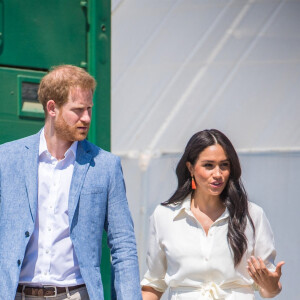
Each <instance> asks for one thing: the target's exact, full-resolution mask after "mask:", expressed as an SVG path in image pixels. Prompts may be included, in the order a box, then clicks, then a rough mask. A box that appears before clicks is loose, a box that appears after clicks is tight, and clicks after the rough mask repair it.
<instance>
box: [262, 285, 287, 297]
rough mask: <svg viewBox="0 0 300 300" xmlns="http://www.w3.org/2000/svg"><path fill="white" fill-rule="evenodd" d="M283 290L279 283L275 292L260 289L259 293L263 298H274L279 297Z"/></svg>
mask: <svg viewBox="0 0 300 300" xmlns="http://www.w3.org/2000/svg"><path fill="white" fill-rule="evenodd" d="M281 290H282V286H281V284H280V282H279V283H278V288H277V289H276V290H274V291H268V290H266V289H263V288H260V289H259V293H260V295H261V296H262V297H263V298H273V297H275V296H276V295H278V294H279V293H280V292H281Z"/></svg>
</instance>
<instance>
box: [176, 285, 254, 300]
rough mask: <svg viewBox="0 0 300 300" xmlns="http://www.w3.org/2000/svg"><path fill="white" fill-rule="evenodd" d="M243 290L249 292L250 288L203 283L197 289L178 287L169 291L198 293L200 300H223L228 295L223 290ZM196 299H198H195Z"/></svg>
mask: <svg viewBox="0 0 300 300" xmlns="http://www.w3.org/2000/svg"><path fill="white" fill-rule="evenodd" d="M243 288H245V291H249V289H251V287H250V286H248V285H247V286H242V285H238V284H234V283H231V284H226V283H225V284H224V285H223V284H222V285H218V284H216V283H214V282H203V283H201V285H200V286H199V287H185V286H179V287H171V288H170V290H171V292H172V293H175V294H176V293H180V292H183V293H186V292H199V296H200V297H201V298H200V299H211V300H218V299H224V298H226V297H227V296H228V295H229V293H228V292H226V291H225V290H227V291H228V290H232V289H239V290H241V289H243ZM197 299H198V298H197Z"/></svg>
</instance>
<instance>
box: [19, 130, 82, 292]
mask: <svg viewBox="0 0 300 300" xmlns="http://www.w3.org/2000/svg"><path fill="white" fill-rule="evenodd" d="M76 150H77V142H74V143H73V144H72V145H71V147H70V148H69V149H68V150H67V151H66V153H65V155H64V159H62V160H59V161H58V160H57V159H56V158H54V157H53V156H51V154H50V153H49V151H48V149H47V143H46V140H45V135H44V130H42V131H41V135H40V146H39V168H38V209H37V216H36V222H35V228H34V232H33V234H32V236H31V238H30V241H29V243H28V246H27V248H26V254H25V257H24V261H23V264H22V269H21V273H20V279H19V282H20V283H22V284H27V285H28V284H29V285H34V286H37V285H54V286H74V285H78V284H82V283H84V282H83V279H82V277H81V274H80V270H79V265H78V261H77V257H76V255H75V252H74V248H73V244H72V241H71V239H70V229H69V216H68V199H69V190H70V185H71V180H72V175H73V169H74V161H75V158H76Z"/></svg>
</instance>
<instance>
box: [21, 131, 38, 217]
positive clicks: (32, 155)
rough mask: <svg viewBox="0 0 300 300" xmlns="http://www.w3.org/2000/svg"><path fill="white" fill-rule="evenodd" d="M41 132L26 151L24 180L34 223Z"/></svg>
mask: <svg viewBox="0 0 300 300" xmlns="http://www.w3.org/2000/svg"><path fill="white" fill-rule="evenodd" d="M39 143H40V132H38V133H37V134H35V135H33V136H32V137H30V138H29V140H28V142H27V144H26V145H25V149H24V178H25V185H26V190H27V197H28V202H29V207H30V212H31V218H32V221H33V222H35V218H36V210H37V200H38V160H39Z"/></svg>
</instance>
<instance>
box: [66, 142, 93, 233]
mask: <svg viewBox="0 0 300 300" xmlns="http://www.w3.org/2000/svg"><path fill="white" fill-rule="evenodd" d="M89 150H90V149H89V146H88V143H87V142H86V141H80V142H78V146H77V153H76V160H75V163H74V171H73V176H72V181H71V186H70V192H69V207H68V209H69V222H70V230H71V229H72V226H71V225H72V221H73V218H74V214H75V211H76V207H77V204H78V200H79V195H80V192H81V189H82V185H83V183H84V179H85V175H86V172H87V170H88V168H89V166H90V162H91V159H92V155H91V154H90V153H89Z"/></svg>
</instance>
